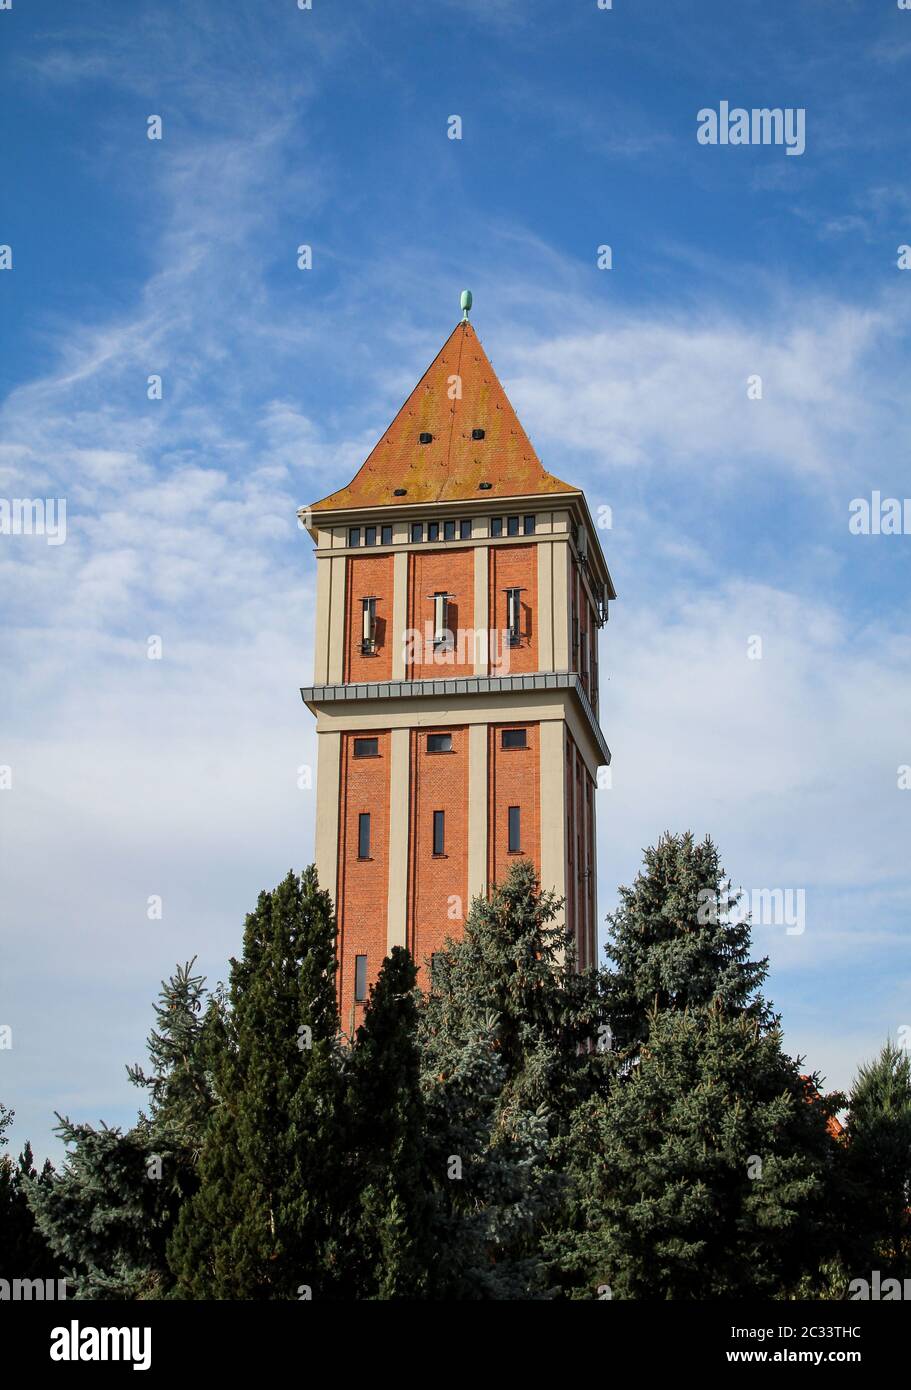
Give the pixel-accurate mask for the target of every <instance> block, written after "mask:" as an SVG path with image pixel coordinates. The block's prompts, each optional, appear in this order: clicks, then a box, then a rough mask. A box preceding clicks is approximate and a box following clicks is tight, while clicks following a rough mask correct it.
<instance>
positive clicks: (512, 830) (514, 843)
mask: <svg viewBox="0 0 911 1390" xmlns="http://www.w3.org/2000/svg"><path fill="white" fill-rule="evenodd" d="M521 849H522V814H521V812H520V810H519V808H518V806H510V808H509V852H510V854H519V853H520V852H521Z"/></svg>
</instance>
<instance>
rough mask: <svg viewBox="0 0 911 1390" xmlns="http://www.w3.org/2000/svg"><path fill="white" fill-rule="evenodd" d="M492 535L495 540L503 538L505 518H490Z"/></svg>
mask: <svg viewBox="0 0 911 1390" xmlns="http://www.w3.org/2000/svg"><path fill="white" fill-rule="evenodd" d="M490 534H491V536H493V538H494V539H496V538H497V537H498V536H502V534H503V518H502V517H501V516H492V517H491V518H490Z"/></svg>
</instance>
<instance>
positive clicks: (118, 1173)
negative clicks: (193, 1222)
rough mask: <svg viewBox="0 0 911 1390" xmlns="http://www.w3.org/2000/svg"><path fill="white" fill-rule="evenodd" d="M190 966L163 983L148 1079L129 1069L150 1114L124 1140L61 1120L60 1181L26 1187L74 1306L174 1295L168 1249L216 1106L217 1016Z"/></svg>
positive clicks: (119, 1135)
mask: <svg viewBox="0 0 911 1390" xmlns="http://www.w3.org/2000/svg"><path fill="white" fill-rule="evenodd" d="M192 964H193V963H192V962H190V963H189V964H187V965H184V966H178V968H177V970H176V972H175V973H174V975H173V976H172V977H171V978H170V979H169V980H167V981H164V982H163V983H162V987H161V992H160V995H159V1002H158V1003H157V1004H156V1005H155V1015H156V1020H157V1027H156V1028H154V1029H153V1031H152V1033H151V1034H150V1037H149V1041H148V1051H149V1056H150V1059H151V1062H152V1070H151V1072H150V1073H149V1074H148V1075H146V1073H145V1072H143V1070H142V1069H141V1068H140V1067H138V1066H132V1067H128V1068H127V1074H128V1075H129V1077H130V1079H131V1081H133V1083H134V1084H135V1085H137V1086H140V1087H142V1088H144V1089H146V1090H147V1091H148V1094H149V1111H148V1114H145V1113H140V1115H139V1118H138V1120H137V1123H136V1124H135V1125H134V1126H133V1127H132V1128H130V1129H129V1130H128V1131H127V1132H126V1133H122V1132H121V1130H120V1129H119V1128H109V1127H108V1126H107V1125H104V1124H102V1125H101V1126H100V1127H98V1128H96V1127H94V1126H93V1125H88V1124H73V1123H71V1121H70V1120H69V1119H67V1118H65V1117H63V1116H60V1115H58V1116H57V1119H58V1122H59V1123H58V1125H57V1133H58V1134H60V1135H61V1136H62V1138H63V1140H64V1142H65V1143H66V1145H67V1149H68V1152H67V1156H66V1159H65V1162H64V1165H63V1168H62V1171H61V1172H60V1174H59V1175H57V1176H55V1177H54V1178H53V1179H52V1180H51V1181H47V1182H43V1183H42V1182H38V1183H35V1182H33V1183H31V1184H30V1186H29V1190H28V1191H29V1200H30V1203H31V1206H32V1209H33V1211H34V1213H35V1216H36V1220H37V1223H38V1227H39V1229H40V1230H41V1232H42V1234H43V1236H44V1238H45V1239H46V1240H47V1242H48V1243H49V1245H50V1246H51V1247H52V1249H53V1250H54V1251H55V1252H56V1255H57V1257H58V1258H59V1260H60V1261H61V1263H62V1265H63V1267H64V1270H65V1273H66V1276H67V1279H68V1281H69V1284H70V1287H71V1288H72V1289H74V1290H75V1294H76V1297H77V1298H83V1299H96V1298H109V1299H135V1298H160V1297H162V1296H164V1295H166V1294H167V1292H168V1290H169V1289H170V1287H171V1285H172V1282H173V1281H172V1279H171V1277H170V1273H169V1270H168V1267H167V1262H166V1260H165V1247H166V1244H167V1241H168V1238H169V1236H170V1234H171V1231H172V1230H173V1228H174V1225H175V1222H176V1219H177V1215H178V1213H179V1211H180V1208H181V1206H182V1204H183V1202H184V1201H185V1200H186V1199H187V1198H188V1196H189V1195H191V1194H192V1192H193V1191H194V1190H195V1186H196V1175H195V1165H196V1158H197V1154H198V1149H199V1145H200V1142H201V1137H202V1127H203V1124H204V1120H205V1117H206V1115H207V1113H208V1110H209V1109H210V1108H211V1106H212V1104H213V1103H214V1101H213V1096H212V1092H211V1085H210V1080H209V1073H208V1051H209V1041H208V1037H209V1033H210V1031H211V1028H212V1026H213V1022H214V1016H217V1012H218V1006H217V1000H212V1001H210V1008H209V1010H208V1012H207V1014H203V1012H202V1005H203V999H204V995H205V981H204V979H203V978H202V976H199V975H193V974H192V973H191V972H192Z"/></svg>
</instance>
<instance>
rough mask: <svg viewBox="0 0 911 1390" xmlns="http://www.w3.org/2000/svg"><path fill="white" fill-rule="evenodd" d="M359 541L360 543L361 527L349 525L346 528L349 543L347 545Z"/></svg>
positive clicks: (355, 543) (357, 543)
mask: <svg viewBox="0 0 911 1390" xmlns="http://www.w3.org/2000/svg"><path fill="white" fill-rule="evenodd" d="M360 543H361V528H360V527H359V526H349V528H348V544H349V545H360Z"/></svg>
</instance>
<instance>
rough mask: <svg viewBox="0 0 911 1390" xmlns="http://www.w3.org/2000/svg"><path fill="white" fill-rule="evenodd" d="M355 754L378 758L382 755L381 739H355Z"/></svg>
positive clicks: (358, 756)
mask: <svg viewBox="0 0 911 1390" xmlns="http://www.w3.org/2000/svg"><path fill="white" fill-rule="evenodd" d="M354 756H355V757H356V758H378V757H379V756H380V741H379V739H378V738H356V739H355V740H354Z"/></svg>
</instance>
